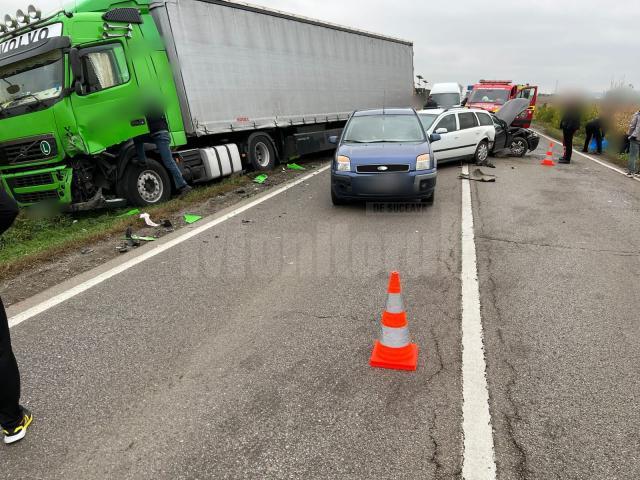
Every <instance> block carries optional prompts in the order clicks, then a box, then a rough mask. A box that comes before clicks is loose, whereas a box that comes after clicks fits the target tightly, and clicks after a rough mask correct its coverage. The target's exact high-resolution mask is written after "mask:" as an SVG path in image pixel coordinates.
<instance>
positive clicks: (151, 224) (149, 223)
mask: <svg viewBox="0 0 640 480" xmlns="http://www.w3.org/2000/svg"><path fill="white" fill-rule="evenodd" d="M140 218H141V219H142V220H144V223H146V224H147V226H149V227H159V226H160V224H159V223H156V222H154V221H153V220H151V215H149V214H148V213H141V214H140Z"/></svg>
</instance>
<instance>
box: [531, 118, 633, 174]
mask: <svg viewBox="0 0 640 480" xmlns="http://www.w3.org/2000/svg"><path fill="white" fill-rule="evenodd" d="M536 133H537V134H538V135H540V136H541V137H544V138H546V139H547V140H549V141H551V142H555V143H557V144H558V145H562V141H561V140H556V139H555V138H553V137H549V136H548V135H545V134H544V133H541V132H539V131H538V130H536ZM573 153H577V154H578V155H581V156H583V157H585V158H588V159H589V160H591V161H592V162H596V163H598V164H600V165H602V166H603V167H606V168H608V169H609V170H613V171H614V172H618V173H620V174H622V175H624V176H626V175H627V172H625V171H624V170H623V169H621V168H618V167H616V166H615V165H611V164H610V163H608V162H603V161H602V160H598V159H597V158H594V157H592V156H591V155H586V154H585V153H584V152H581V151H579V150H576V149H575V148H574V149H573ZM633 179H634V180H636V181H638V182H640V178H637V177H634V178H633Z"/></svg>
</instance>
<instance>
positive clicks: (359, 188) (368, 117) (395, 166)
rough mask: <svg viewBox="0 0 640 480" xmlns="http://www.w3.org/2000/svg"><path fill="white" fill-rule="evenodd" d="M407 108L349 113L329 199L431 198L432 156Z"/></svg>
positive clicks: (433, 184) (433, 181)
mask: <svg viewBox="0 0 640 480" xmlns="http://www.w3.org/2000/svg"><path fill="white" fill-rule="evenodd" d="M439 137H440V136H439V135H437V134H433V135H432V136H431V138H430V139H429V137H427V135H426V134H425V132H424V129H423V128H422V123H421V122H420V119H419V118H418V115H417V113H416V112H415V110H413V109H412V108H402V109H384V110H362V111H356V112H354V113H353V115H351V118H349V121H348V122H347V125H346V126H345V128H344V131H343V132H342V137H341V138H340V141H339V142H338V139H337V137H332V138H331V139H330V140H331V141H332V142H335V143H337V144H338V148H337V149H336V155H335V159H334V161H333V165H332V166H331V200H332V201H333V204H334V205H341V204H344V203H347V202H349V201H353V200H378V201H380V200H383V201H384V200H421V201H425V202H432V201H433V199H434V196H435V188H436V175H437V173H436V161H435V159H434V157H433V152H432V150H431V145H430V141H431V142H433V141H436V140H439Z"/></svg>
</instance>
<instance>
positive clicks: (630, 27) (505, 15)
mask: <svg viewBox="0 0 640 480" xmlns="http://www.w3.org/2000/svg"><path fill="white" fill-rule="evenodd" d="M30 1H36V2H37V4H38V5H39V6H40V7H41V8H42V10H51V9H53V8H57V7H58V6H59V5H60V0H39V1H38V0H0V10H2V11H3V12H1V13H3V14H4V13H6V12H14V11H15V10H16V9H17V8H26V4H28V3H29V2H30ZM251 3H255V4H258V5H263V6H266V7H270V8H276V9H278V10H283V11H286V12H291V13H297V14H300V15H305V16H308V17H313V18H318V19H323V20H327V21H330V22H334V23H339V24H342V25H347V26H351V27H356V28H361V29H365V30H370V31H373V32H376V33H381V34H386V35H392V36H396V37H401V38H403V39H407V40H412V41H413V42H414V54H415V62H414V63H415V73H416V74H421V75H423V76H424V77H425V78H426V79H427V80H429V81H431V82H446V81H453V82H459V83H462V84H464V85H467V84H471V83H475V82H477V81H478V80H479V79H480V78H501V79H510V80H514V81H517V82H519V83H527V82H528V83H532V84H538V85H540V86H541V87H542V89H543V91H546V92H552V91H554V90H555V87H556V82H558V83H559V85H560V88H563V87H565V88H566V87H569V86H571V87H574V86H581V87H584V88H586V89H587V90H590V91H594V92H599V91H603V90H605V89H607V88H608V87H609V85H610V83H611V81H612V80H615V81H616V82H619V81H623V80H624V83H625V84H633V85H634V86H635V87H636V89H637V90H640V60H639V54H640V21H639V19H640V8H639V7H640V3H639V2H638V0H610V1H608V2H602V1H597V0H536V1H535V2H530V1H524V0H522V1H514V0H510V1H504V0H484V1H482V2H480V1H478V0H445V1H435V0H366V1H365V0H254V1H253V2H251ZM3 16H4V15H3Z"/></svg>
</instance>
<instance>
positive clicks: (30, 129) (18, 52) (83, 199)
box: [0, 0, 187, 210]
mask: <svg viewBox="0 0 640 480" xmlns="http://www.w3.org/2000/svg"><path fill="white" fill-rule="evenodd" d="M40 17H41V15H40V12H39V11H38V10H37V9H36V8H34V7H31V6H30V7H29V9H28V13H27V14H24V13H22V12H21V11H18V13H17V15H16V16H15V17H12V16H9V15H7V16H6V17H5V22H4V24H3V26H2V27H1V28H0V35H1V36H0V182H2V186H3V187H4V188H5V190H6V191H8V192H9V193H10V194H11V195H12V196H13V197H14V198H15V199H16V201H17V202H18V203H19V204H20V205H21V206H29V205H32V204H35V203H40V202H52V203H56V204H59V205H61V206H63V207H65V208H68V209H70V210H84V209H91V208H96V207H103V206H108V205H109V204H110V203H112V204H121V203H125V201H128V202H129V203H134V204H141V205H144V204H149V203H157V202H158V201H162V200H166V199H167V198H168V197H169V196H170V194H171V191H170V185H171V181H170V179H169V176H168V174H167V172H166V171H165V169H164V168H163V167H162V166H161V165H160V163H159V162H157V161H156V160H153V158H151V159H150V160H149V162H148V163H147V164H146V165H141V164H140V163H139V162H137V161H136V157H135V154H134V148H133V145H132V141H131V139H132V138H134V137H136V136H138V135H142V134H145V133H147V132H148V128H147V125H146V121H145V117H144V114H143V112H142V111H141V110H142V109H140V108H139V107H138V105H140V103H141V102H140V101H139V100H140V98H141V96H143V95H147V94H149V93H150V92H156V93H155V94H156V95H157V96H159V97H161V98H162V101H163V105H164V108H165V111H166V117H167V121H168V124H169V127H170V133H171V136H172V141H173V144H174V146H179V145H184V144H186V143H187V139H186V135H185V132H184V126H183V120H182V116H181V111H180V104H179V101H178V97H177V92H176V87H175V83H174V80H173V75H172V71H171V66H170V64H169V60H168V57H167V53H166V50H165V47H164V44H163V41H162V38H161V36H160V33H159V31H158V28H157V27H156V24H155V23H154V20H153V18H152V17H151V15H150V12H149V1H148V0H128V1H122V2H118V1H109V0H84V1H78V2H77V3H76V5H75V6H74V7H73V8H70V9H66V10H64V11H61V12H59V13H56V14H54V15H51V16H48V17H47V18H40ZM152 157H153V155H152ZM141 192H142V193H145V192H147V195H141Z"/></svg>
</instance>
